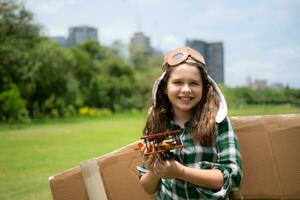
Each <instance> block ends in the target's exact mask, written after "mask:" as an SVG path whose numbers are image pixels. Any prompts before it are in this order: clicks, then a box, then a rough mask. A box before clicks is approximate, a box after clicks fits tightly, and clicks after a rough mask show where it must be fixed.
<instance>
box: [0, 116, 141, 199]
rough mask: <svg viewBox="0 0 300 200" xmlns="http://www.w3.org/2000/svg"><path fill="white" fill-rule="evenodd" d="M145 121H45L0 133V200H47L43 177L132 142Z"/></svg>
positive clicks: (118, 118)
mask: <svg viewBox="0 0 300 200" xmlns="http://www.w3.org/2000/svg"><path fill="white" fill-rule="evenodd" d="M143 123H144V117H143V115H142V114H140V115H133V116H132V115H128V114H127V115H125V116H123V117H122V116H120V115H116V116H111V117H110V118H102V119H99V120H95V119H89V120H83V121H82V122H66V121H65V122H64V123H62V122H59V123H54V122H51V121H50V122H48V123H46V124H40V123H38V124H36V125H29V126H28V127H22V128H19V127H18V126H17V127H18V128H12V129H10V130H8V129H2V130H1V131H0V137H1V140H0V155H1V156H0V199H18V200H25V199H39V200H43V199H52V197H51V193H50V188H49V182H48V177H49V176H52V175H55V174H57V173H59V172H61V171H63V170H65V169H69V168H72V167H74V166H76V165H78V164H79V163H80V162H81V161H83V160H86V159H90V158H92V157H98V156H99V155H103V154H105V153H108V152H111V151H113V150H115V149H118V148H120V147H122V146H124V145H126V144H129V143H131V142H133V141H136V140H137V139H138V138H139V137H140V134H141V130H142V126H143Z"/></svg>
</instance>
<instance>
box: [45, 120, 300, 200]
mask: <svg viewBox="0 0 300 200" xmlns="http://www.w3.org/2000/svg"><path fill="white" fill-rule="evenodd" d="M231 121H232V123H233V125H234V127H235V129H236V133H237V135H238V139H239V141H240V146H241V154H242V159H243V175H244V177H243V181H242V187H241V190H240V191H239V192H235V193H233V194H232V195H231V198H232V199H241V198H243V199H300V156H299V155H298V153H299V149H300V115H273V116H249V117H231ZM136 145H137V142H135V143H132V144H130V145H128V146H126V147H124V148H122V149H119V150H117V151H115V152H112V153H109V154H106V155H104V156H101V157H98V158H96V161H97V162H96V163H97V164H98V166H99V168H98V171H97V173H98V175H100V179H101V182H103V185H101V184H100V185H99V186H97V187H98V188H99V190H98V197H92V194H91V191H90V190H87V188H86V185H88V184H87V183H86V182H85V181H86V180H88V179H89V178H90V177H96V176H94V175H92V174H89V173H87V174H88V175H87V176H88V179H87V178H86V176H85V179H84V178H83V177H84V176H83V175H82V170H81V168H82V167H81V168H80V167H75V168H73V169H69V170H67V171H65V172H62V173H60V174H58V175H55V176H53V177H50V187H51V191H52V195H53V199H54V200H67V199H68V200H88V199H89V198H90V199H109V200H120V199H131V200H135V199H136V200H140V199H146V200H147V199H149V200H150V199H154V196H150V195H148V194H146V193H145V192H144V191H143V189H142V187H141V185H140V183H139V180H138V175H137V170H136V166H137V165H139V163H140V162H141V160H140V152H139V151H135V150H134V148H135V147H136ZM96 181H97V180H96ZM97 187H96V190H97ZM90 189H91V188H90ZM99 191H106V192H102V193H105V194H103V196H102V197H99ZM96 196H97V195H96ZM100 196H101V194H100Z"/></svg>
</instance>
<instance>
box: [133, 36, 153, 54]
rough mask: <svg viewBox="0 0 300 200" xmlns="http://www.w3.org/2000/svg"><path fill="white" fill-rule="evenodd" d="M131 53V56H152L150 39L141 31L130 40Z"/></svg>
mask: <svg viewBox="0 0 300 200" xmlns="http://www.w3.org/2000/svg"><path fill="white" fill-rule="evenodd" d="M129 51H130V54H131V55H133V54H136V53H139V54H142V55H150V54H151V46H150V38H149V37H148V36H146V35H145V34H144V33H143V32H141V31H139V32H136V33H134V35H133V37H132V38H131V39H130V44H129Z"/></svg>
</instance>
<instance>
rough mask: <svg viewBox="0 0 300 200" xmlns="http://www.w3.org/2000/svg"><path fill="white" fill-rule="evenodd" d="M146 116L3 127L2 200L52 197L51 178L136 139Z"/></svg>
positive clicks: (269, 109)
mask: <svg viewBox="0 0 300 200" xmlns="http://www.w3.org/2000/svg"><path fill="white" fill-rule="evenodd" d="M284 113H300V108H295V107H291V106H289V105H281V106H263V105H262V106H261V105H258V106H246V107H242V108H236V109H231V110H230V112H229V114H230V115H231V116H233V115H235V116H236V115H265V114H284ZM143 124H144V114H141V113H140V114H123V115H122V114H118V115H112V116H109V117H102V118H82V117H74V118H67V119H48V120H36V121H33V122H32V123H30V124H0V137H1V140H0V199H1V200H2V199H3V200H6V199H18V200H27V199H39V200H49V199H52V196H51V192H50V187H49V181H48V177H49V176H52V175H55V174H57V173H59V172H61V171H64V170H66V169H69V168H72V167H74V166H77V165H78V164H79V163H80V162H81V161H83V160H86V159H90V158H92V157H98V156H101V155H103V154H105V153H108V152H111V151H113V150H116V149H118V148H120V147H122V146H124V145H126V144H129V143H131V142H133V141H136V140H137V139H138V138H139V137H140V135H141V131H142V127H143Z"/></svg>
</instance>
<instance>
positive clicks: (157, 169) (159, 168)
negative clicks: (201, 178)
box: [153, 157, 184, 179]
mask: <svg viewBox="0 0 300 200" xmlns="http://www.w3.org/2000/svg"><path fill="white" fill-rule="evenodd" d="M153 167H154V173H155V175H156V176H158V177H160V178H165V179H173V178H180V177H181V175H182V174H183V173H184V166H183V165H182V164H181V163H179V162H177V161H176V160H173V159H172V160H162V159H161V158H160V157H159V158H158V159H156V161H155V162H154V165H153Z"/></svg>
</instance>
